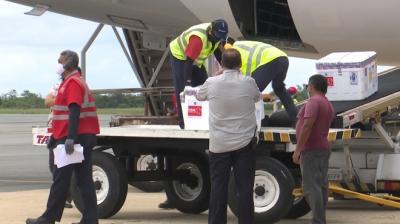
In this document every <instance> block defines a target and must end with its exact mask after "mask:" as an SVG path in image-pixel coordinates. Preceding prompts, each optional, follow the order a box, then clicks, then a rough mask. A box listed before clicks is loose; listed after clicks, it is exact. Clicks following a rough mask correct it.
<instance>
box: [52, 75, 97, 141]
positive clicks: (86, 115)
mask: <svg viewBox="0 0 400 224" xmlns="http://www.w3.org/2000/svg"><path fill="white" fill-rule="evenodd" d="M71 82H76V83H77V84H78V85H79V86H80V87H81V88H82V92H83V93H84V96H83V102H82V105H81V112H80V116H79V125H78V135H79V134H98V133H99V132H100V131H99V120H98V118H97V113H96V106H95V105H94V98H93V96H92V93H91V92H90V90H89V88H88V86H87V84H86V82H85V81H84V80H83V79H82V78H80V74H79V73H78V72H74V73H73V74H71V75H70V76H69V77H67V78H66V79H65V80H64V81H63V82H62V83H61V85H60V88H59V89H58V94H57V97H56V100H55V105H54V106H53V107H52V110H53V116H52V120H53V123H52V125H53V137H54V138H55V139H61V138H64V137H66V136H67V135H68V120H69V110H68V102H67V98H66V96H68V94H74V93H73V92H71V91H68V84H69V83H71ZM75 94H76V93H75Z"/></svg>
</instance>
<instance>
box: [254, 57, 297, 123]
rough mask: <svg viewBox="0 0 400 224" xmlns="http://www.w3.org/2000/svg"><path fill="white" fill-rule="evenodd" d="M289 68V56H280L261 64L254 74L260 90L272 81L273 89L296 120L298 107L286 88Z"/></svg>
mask: <svg viewBox="0 0 400 224" xmlns="http://www.w3.org/2000/svg"><path fill="white" fill-rule="evenodd" d="M288 68H289V60H288V58H287V57H278V58H276V59H274V60H272V61H271V62H269V63H267V64H265V65H261V66H260V67H258V68H257V69H256V70H255V71H254V72H253V74H252V77H253V78H254V80H255V81H256V84H257V86H258V88H259V90H260V91H261V92H262V91H263V90H264V89H265V88H266V87H267V86H268V84H269V83H270V82H271V81H272V89H273V90H274V92H275V94H276V95H277V96H278V97H279V99H280V100H281V103H282V105H283V106H284V107H285V110H286V111H287V113H288V114H289V116H290V118H291V120H292V122H294V121H295V120H296V117H297V108H296V106H295V105H294V103H293V99H292V97H291V96H290V94H289V93H288V91H287V90H286V88H285V79H286V73H287V70H288Z"/></svg>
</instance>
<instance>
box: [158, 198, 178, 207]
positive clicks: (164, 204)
mask: <svg viewBox="0 0 400 224" xmlns="http://www.w3.org/2000/svg"><path fill="white" fill-rule="evenodd" d="M158 207H159V208H161V209H174V208H175V207H174V206H173V205H172V204H171V203H169V201H168V200H165V201H164V202H161V203H160V204H159V205H158Z"/></svg>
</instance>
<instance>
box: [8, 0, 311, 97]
mask: <svg viewBox="0 0 400 224" xmlns="http://www.w3.org/2000/svg"><path fill="white" fill-rule="evenodd" d="M30 9H31V8H30V7H26V6H22V5H17V4H14V3H10V2H7V1H4V0H0V66H1V68H0V77H1V82H0V94H4V93H6V92H8V91H10V90H11V89H15V90H17V91H18V93H21V92H22V91H23V90H29V91H31V92H34V93H40V94H41V95H42V96H44V95H46V94H47V92H48V90H49V88H50V87H51V86H52V85H54V84H55V83H56V82H58V77H57V75H56V74H55V69H56V65H57V58H58V56H59V53H60V52H61V51H62V50H65V49H71V50H74V51H77V52H80V51H81V50H82V48H83V46H84V45H85V43H86V42H87V40H88V39H89V38H90V36H91V35H92V33H93V31H94V30H95V29H96V27H97V25H98V24H96V23H94V22H90V21H86V20H81V19H76V18H72V17H67V16H63V15H58V14H55V13H51V12H46V13H45V14H44V15H42V16H40V17H35V16H27V15H24V12H27V11H29V10H30ZM86 71H87V81H88V83H89V85H90V87H91V88H92V89H105V88H132V87H139V84H138V82H137V80H136V78H135V76H134V74H133V72H132V70H131V68H130V66H129V63H128V61H127V60H126V58H125V55H124V54H123V51H122V49H121V47H120V45H119V43H118V41H117V39H116V37H115V35H114V33H113V32H112V29H111V28H110V27H109V26H106V27H105V28H103V31H102V32H101V33H100V35H99V37H98V38H97V39H96V41H95V42H94V44H93V45H92V47H91V48H90V50H89V52H88V54H87V70H86ZM313 73H315V61H314V60H309V59H300V58H290V67H289V72H288V75H287V79H286V84H287V86H292V85H296V84H300V85H301V84H302V83H306V82H307V80H308V77H309V76H310V75H312V74H313Z"/></svg>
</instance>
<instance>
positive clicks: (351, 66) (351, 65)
mask: <svg viewBox="0 0 400 224" xmlns="http://www.w3.org/2000/svg"><path fill="white" fill-rule="evenodd" d="M316 68H317V72H318V73H319V74H321V75H324V76H325V77H326V78H327V81H328V92H327V94H326V96H327V97H328V99H329V100H331V101H350V100H362V99H365V98H367V97H368V96H370V95H372V94H373V93H375V92H376V91H378V74H377V64H376V53H375V52H373V51H364V52H335V53H331V54H329V55H327V56H325V57H323V58H321V59H319V60H318V61H317V62H316Z"/></svg>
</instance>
